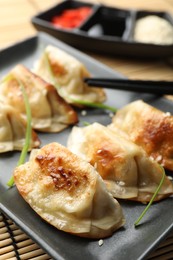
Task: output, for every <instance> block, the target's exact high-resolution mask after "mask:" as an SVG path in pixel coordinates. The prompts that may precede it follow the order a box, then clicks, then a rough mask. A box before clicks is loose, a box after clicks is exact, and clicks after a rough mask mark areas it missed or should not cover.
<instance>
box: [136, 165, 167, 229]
mask: <svg viewBox="0 0 173 260" xmlns="http://www.w3.org/2000/svg"><path fill="white" fill-rule="evenodd" d="M160 167H161V168H162V172H163V175H162V179H161V181H160V183H159V186H158V187H157V189H156V191H155V193H154V194H153V196H152V198H151V200H150V202H149V203H148V205H147V206H146V207H145V209H144V210H143V212H142V213H141V215H140V216H139V218H138V219H137V220H136V221H135V223H134V225H135V227H136V226H137V225H138V224H139V222H140V221H141V219H142V218H143V217H144V215H145V214H146V212H147V211H148V209H149V207H150V206H151V204H152V203H153V201H154V199H155V197H156V196H157V194H158V192H159V190H160V189H161V187H162V184H163V182H164V179H165V170H164V168H163V167H162V166H160Z"/></svg>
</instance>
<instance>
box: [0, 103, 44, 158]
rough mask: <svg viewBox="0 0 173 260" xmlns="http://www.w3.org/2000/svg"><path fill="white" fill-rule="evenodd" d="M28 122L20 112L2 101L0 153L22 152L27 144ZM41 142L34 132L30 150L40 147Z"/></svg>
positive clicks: (0, 106)
mask: <svg viewBox="0 0 173 260" xmlns="http://www.w3.org/2000/svg"><path fill="white" fill-rule="evenodd" d="M25 135H26V121H25V120H24V119H23V118H22V117H21V115H20V114H19V113H18V111H17V110H16V109H15V108H14V107H12V106H9V105H7V104H5V103H4V102H2V101H0V153H3V152H8V151H13V150H22V148H23V146H24V144H25ZM39 145H40V140H39V138H38V136H37V134H36V133H35V132H34V131H32V134H31V140H30V150H31V149H32V148H34V147H39Z"/></svg>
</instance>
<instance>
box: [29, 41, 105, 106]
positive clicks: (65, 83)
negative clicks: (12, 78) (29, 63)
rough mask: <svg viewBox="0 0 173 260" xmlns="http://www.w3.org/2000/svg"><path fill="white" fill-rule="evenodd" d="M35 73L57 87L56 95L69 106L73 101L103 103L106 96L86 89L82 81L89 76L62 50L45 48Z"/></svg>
mask: <svg viewBox="0 0 173 260" xmlns="http://www.w3.org/2000/svg"><path fill="white" fill-rule="evenodd" d="M34 71H35V73H36V74H38V75H40V76H41V77H43V78H44V79H45V80H46V81H48V82H50V83H52V84H53V85H55V86H56V87H57V91H58V93H59V94H60V95H61V96H62V97H63V98H64V99H65V100H66V101H67V102H68V103H71V104H74V105H75V104H76V103H75V102H73V99H78V100H79V99H80V100H87V101H90V102H103V101H105V98H106V95H105V92H104V90H103V89H101V88H100V89H99V88H93V87H92V88H91V87H88V86H87V85H86V84H85V83H84V81H83V79H84V78H85V77H89V76H90V74H89V72H88V71H87V69H86V67H85V66H84V65H83V64H82V63H81V62H80V61H79V60H77V59H76V58H75V57H72V56H71V55H70V54H68V53H66V52H64V51H63V50H61V49H59V48H57V47H54V46H51V45H49V46H47V47H46V49H45V51H44V53H43V54H42V56H41V58H40V60H39V61H38V62H37V63H36V66H35V69H34Z"/></svg>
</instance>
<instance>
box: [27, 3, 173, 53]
mask: <svg viewBox="0 0 173 260" xmlns="http://www.w3.org/2000/svg"><path fill="white" fill-rule="evenodd" d="M81 6H89V7H91V8H92V14H91V15H89V16H88V18H87V19H86V20H85V21H84V22H83V23H82V24H81V25H80V26H79V27H77V28H75V29H70V30H69V29H62V28H58V27H55V26H54V25H53V24H52V23H51V18H52V17H53V16H55V15H59V14H61V13H62V11H64V10H67V9H73V8H77V7H81ZM147 15H156V16H159V17H162V18H164V19H166V20H167V21H169V22H170V23H171V24H172V26H173V18H172V16H171V14H169V13H167V12H153V11H151V12H150V11H145V10H130V9H126V10H125V9H120V8H115V7H108V6H106V5H102V4H92V3H89V2H80V1H76V0H66V1H63V2H61V3H59V4H57V5H56V6H54V7H52V8H50V9H49V10H46V11H44V12H42V13H39V14H38V15H36V16H34V17H33V18H32V20H31V22H32V24H33V25H34V27H35V28H36V29H37V30H38V31H44V32H46V33H49V34H51V35H53V36H54V37H56V38H58V39H60V40H62V41H64V42H66V43H68V44H70V45H72V46H74V47H76V48H79V49H82V50H86V51H93V52H97V53H102V54H111V55H112V54H113V55H121V56H126V57H127V56H130V57H139V58H167V57H171V56H173V44H171V45H158V44H145V43H140V42H135V41H134V39H133V33H134V28H135V23H136V21H137V19H139V18H141V17H144V16H147Z"/></svg>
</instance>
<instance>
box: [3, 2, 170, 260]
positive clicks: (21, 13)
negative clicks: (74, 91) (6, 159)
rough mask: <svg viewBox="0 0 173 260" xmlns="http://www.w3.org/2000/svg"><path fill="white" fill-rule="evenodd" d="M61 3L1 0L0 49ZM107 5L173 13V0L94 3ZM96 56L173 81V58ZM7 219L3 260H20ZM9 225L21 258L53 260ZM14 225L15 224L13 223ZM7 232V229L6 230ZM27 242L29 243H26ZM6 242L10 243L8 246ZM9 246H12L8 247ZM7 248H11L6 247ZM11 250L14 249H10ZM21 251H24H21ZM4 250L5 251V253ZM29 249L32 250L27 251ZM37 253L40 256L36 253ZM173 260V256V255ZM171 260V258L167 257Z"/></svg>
mask: <svg viewBox="0 0 173 260" xmlns="http://www.w3.org/2000/svg"><path fill="white" fill-rule="evenodd" d="M58 2H60V1H58V0H0V18H1V20H0V50H1V49H3V48H6V47H7V46H9V45H12V44H15V43H16V42H18V41H21V40H23V39H25V38H27V37H30V36H33V35H36V34H37V31H36V30H35V29H34V27H33V26H32V24H31V22H30V20H31V17H32V16H34V15H35V14H37V13H38V12H41V11H44V10H46V9H47V8H49V7H51V6H53V5H54V4H56V3H58ZM90 2H97V3H104V4H106V5H110V6H116V7H120V8H138V9H147V10H155V11H168V12H171V13H172V14H173V0H145V1H141V0H120V1H118V0H100V1H95V0H93V1H90ZM89 54H90V55H91V56H92V57H94V58H96V59H97V60H99V61H101V62H102V63H104V64H106V65H108V66H110V67H111V68H113V69H115V70H116V71H119V72H121V73H123V74H124V75H125V76H127V77H129V78H138V79H153V80H159V79H160V80H161V79H162V80H173V57H170V58H169V59H166V60H152V59H151V60H142V59H135V60H133V59H129V58H126V57H123V58H120V57H112V58H111V57H106V56H102V55H98V54H93V53H89ZM4 223H5V222H4V219H3V218H2V216H0V228H1V233H0V235H1V239H0V245H1V246H0V259H1V260H4V259H7V260H9V259H17V258H16V256H15V252H14V250H13V247H11V244H10V241H8V239H9V238H8V235H6V234H5V233H4V234H2V228H5V226H6V225H5V224H4ZM8 223H9V225H12V226H13V228H14V230H17V231H16V234H17V235H16V236H20V238H21V237H22V239H23V240H22V243H24V242H23V241H25V243H24V244H23V246H21V250H23V251H21V252H23V253H22V255H23V256H22V257H21V259H39V260H41V259H50V258H49V256H47V255H46V254H45V253H44V252H43V251H42V250H41V249H40V248H39V247H38V246H37V245H35V243H34V242H33V241H31V240H30V239H29V238H28V237H27V236H26V235H25V234H23V233H22V231H20V230H19V229H18V228H17V227H15V225H14V224H13V223H11V222H10V220H8ZM10 223H11V224H10ZM3 230H5V229H3ZM26 241H27V242H26ZM5 243H6V244H5ZM8 243H9V244H8ZM2 245H3V246H4V245H7V247H8V250H11V251H8V250H7V247H3V248H1V247H2ZM9 247H10V249H9ZM19 249H20V248H19ZM3 250H4V251H3ZM27 250H28V251H27ZM36 252H37V253H36ZM171 257H172V258H169V259H173V256H172V255H171ZM163 259H168V258H163Z"/></svg>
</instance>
